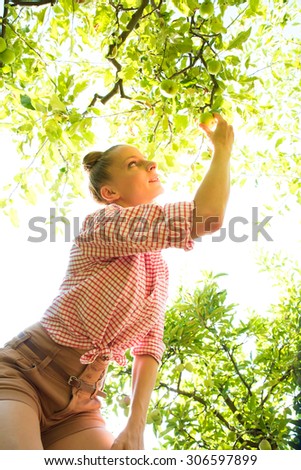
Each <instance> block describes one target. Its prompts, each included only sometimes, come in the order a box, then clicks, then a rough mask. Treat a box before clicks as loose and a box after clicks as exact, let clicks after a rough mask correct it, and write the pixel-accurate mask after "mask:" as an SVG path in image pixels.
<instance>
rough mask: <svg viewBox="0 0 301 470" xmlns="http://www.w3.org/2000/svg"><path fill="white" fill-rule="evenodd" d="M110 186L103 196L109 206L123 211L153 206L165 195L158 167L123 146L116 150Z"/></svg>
mask: <svg viewBox="0 0 301 470" xmlns="http://www.w3.org/2000/svg"><path fill="white" fill-rule="evenodd" d="M110 174H111V175H112V178H111V181H110V183H108V184H106V185H104V186H102V188H101V190H100V192H101V195H102V197H103V198H104V199H106V200H107V202H109V203H112V202H114V203H116V204H119V205H120V206H123V207H132V206H137V205H139V204H149V203H151V202H152V201H153V200H154V199H155V198H156V197H157V196H159V195H160V194H162V193H163V192H164V188H163V186H162V184H161V182H160V180H159V177H158V174H157V164H156V163H154V162H150V161H148V160H146V159H145V157H144V156H143V155H142V154H141V152H140V151H139V150H138V149H136V148H135V147H132V146H131V145H120V146H118V147H117V148H116V149H114V150H112V164H111V167H110Z"/></svg>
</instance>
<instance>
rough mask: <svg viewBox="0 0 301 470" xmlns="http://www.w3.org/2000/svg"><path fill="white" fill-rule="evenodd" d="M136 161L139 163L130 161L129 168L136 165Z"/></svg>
mask: <svg viewBox="0 0 301 470" xmlns="http://www.w3.org/2000/svg"><path fill="white" fill-rule="evenodd" d="M136 163H137V162H131V163H129V168H131V166H133V165H136Z"/></svg>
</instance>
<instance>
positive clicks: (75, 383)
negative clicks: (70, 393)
mask: <svg viewBox="0 0 301 470" xmlns="http://www.w3.org/2000/svg"><path fill="white" fill-rule="evenodd" d="M81 384H82V381H81V380H80V379H78V378H77V377H75V375H71V376H70V377H69V379H68V385H71V386H72V387H75V388H80V387H81Z"/></svg>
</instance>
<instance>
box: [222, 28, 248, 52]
mask: <svg viewBox="0 0 301 470" xmlns="http://www.w3.org/2000/svg"><path fill="white" fill-rule="evenodd" d="M251 31H252V27H250V28H249V29H248V30H247V31H242V32H241V33H239V34H238V36H236V38H234V39H232V41H230V43H229V45H228V47H227V49H228V50H231V49H241V46H242V44H243V43H244V42H246V41H247V39H248V38H249V37H250V34H251Z"/></svg>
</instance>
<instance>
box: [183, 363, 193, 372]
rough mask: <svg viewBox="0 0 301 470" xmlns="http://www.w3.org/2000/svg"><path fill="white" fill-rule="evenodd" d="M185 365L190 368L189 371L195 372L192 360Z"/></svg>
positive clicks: (187, 368)
mask: <svg viewBox="0 0 301 470" xmlns="http://www.w3.org/2000/svg"><path fill="white" fill-rule="evenodd" d="M184 365H185V369H186V370H188V372H193V371H194V367H193V365H192V364H191V363H190V362H187V363H186V364H184Z"/></svg>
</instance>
